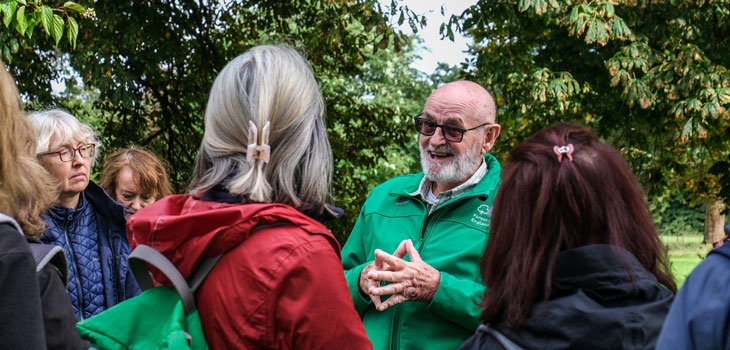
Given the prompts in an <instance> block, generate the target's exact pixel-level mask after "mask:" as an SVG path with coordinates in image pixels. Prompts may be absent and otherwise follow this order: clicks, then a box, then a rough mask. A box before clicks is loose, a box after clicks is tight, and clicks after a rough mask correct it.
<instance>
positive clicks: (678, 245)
mask: <svg viewBox="0 0 730 350" xmlns="http://www.w3.org/2000/svg"><path fill="white" fill-rule="evenodd" d="M661 240H662V242H664V245H666V246H667V250H668V252H669V261H671V264H672V274H674V280H675V281H676V282H677V287H680V286H681V285H682V283H684V280H685V279H686V278H687V275H689V273H690V272H692V270H693V269H694V268H695V266H697V264H699V263H700V261H702V259H704V258H705V256H706V255H707V252H709V251H710V249H712V245H711V244H702V236H700V235H696V236H695V235H692V236H667V235H663V236H661Z"/></svg>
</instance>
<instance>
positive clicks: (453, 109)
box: [342, 81, 500, 349]
mask: <svg viewBox="0 0 730 350" xmlns="http://www.w3.org/2000/svg"><path fill="white" fill-rule="evenodd" d="M495 119H496V106H495V104H494V100H493V99H492V96H491V95H490V94H489V92H487V90H485V89H484V88H483V87H481V86H480V85H478V84H476V83H473V82H469V81H456V82H452V83H448V84H445V85H443V86H441V87H439V88H438V89H436V90H435V91H433V92H432V93H431V95H430V96H429V97H428V99H427V100H426V104H425V106H424V108H423V112H422V113H420V114H419V115H417V116H416V117H414V123H415V127H416V131H418V132H419V133H420V134H421V135H420V138H419V145H420V150H421V166H422V167H423V172H421V173H418V174H410V175H404V176H399V177H396V178H393V179H390V180H388V181H386V182H385V183H383V184H381V185H379V186H377V187H376V188H375V189H373V191H372V192H371V193H370V195H369V196H368V199H367V200H366V201H365V204H364V205H363V207H362V209H361V211H360V215H359V217H358V219H357V222H356V223H355V227H354V228H353V230H352V233H351V234H350V236H349V238H348V240H347V242H346V243H345V246H344V247H343V250H342V262H343V265H344V268H345V277H346V279H347V282H348V285H349V287H350V293H351V295H352V298H353V301H354V304H355V308H356V309H357V311H358V313H359V314H360V317H361V318H362V320H363V323H364V325H365V330H366V331H367V334H368V337H369V338H370V340H371V341H372V342H373V347H374V348H375V349H455V348H457V347H458V346H459V345H460V344H461V343H462V342H463V341H464V339H466V338H468V337H469V336H470V335H471V334H473V333H474V331H475V330H476V329H477V327H478V326H479V314H480V310H479V309H478V308H477V304H478V302H479V297H480V296H481V294H482V293H483V292H484V288H485V287H484V285H483V284H482V281H481V277H480V275H479V269H478V266H477V265H478V261H479V258H480V254H481V253H482V251H483V250H484V245H485V244H486V242H487V237H488V235H489V223H490V215H491V205H492V199H493V198H494V196H495V194H496V191H497V186H498V185H499V176H500V167H499V162H498V161H497V159H496V158H495V157H494V156H492V155H490V154H487V152H488V151H489V150H490V149H492V147H493V146H494V143H495V140H496V139H497V137H498V136H499V132H500V126H499V125H498V124H496V123H495V122H496V120H495Z"/></svg>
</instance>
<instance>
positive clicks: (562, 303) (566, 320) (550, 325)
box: [459, 244, 673, 349]
mask: <svg viewBox="0 0 730 350" xmlns="http://www.w3.org/2000/svg"><path fill="white" fill-rule="evenodd" d="M627 267H628V268H630V269H631V270H632V271H633V275H632V276H628V275H627V274H626V273H625V271H626V268H627ZM553 288H554V290H553V296H552V297H551V298H550V300H548V301H545V302H539V303H537V304H535V305H533V306H532V308H531V310H530V313H529V314H528V318H527V322H526V323H525V325H524V326H523V327H521V328H519V329H516V330H512V329H509V328H507V327H504V326H501V325H497V326H496V329H497V330H499V331H500V332H501V333H502V334H504V335H505V336H507V337H508V338H509V339H510V340H512V341H513V342H515V343H516V344H518V345H519V346H521V347H524V348H527V349H653V348H654V346H655V344H656V341H657V337H658V336H659V332H660V330H661V327H662V322H663V321H664V317H665V316H666V314H667V312H668V311H669V307H670V305H671V303H672V297H673V293H672V292H671V291H670V290H669V289H667V288H666V287H664V286H663V285H661V284H659V282H658V281H657V280H656V278H655V277H654V275H652V274H651V273H650V272H649V271H647V270H646V269H645V268H644V267H643V266H642V265H641V264H640V263H639V261H638V260H636V258H635V257H634V256H633V255H632V254H631V253H629V252H628V251H626V250H624V249H622V248H618V247H615V246H609V245H603V244H597V245H589V246H585V247H580V248H576V249H570V250H567V251H564V252H562V253H560V255H559V256H558V260H557V263H556V270H555V276H554V277H553ZM505 348H506V347H505V346H503V345H502V344H500V342H498V341H497V340H496V339H495V337H494V336H492V335H491V334H489V333H487V332H485V331H484V329H482V330H480V331H477V333H476V334H475V335H474V336H472V337H471V338H469V339H467V341H466V342H464V344H462V346H461V347H460V348H459V349H505Z"/></svg>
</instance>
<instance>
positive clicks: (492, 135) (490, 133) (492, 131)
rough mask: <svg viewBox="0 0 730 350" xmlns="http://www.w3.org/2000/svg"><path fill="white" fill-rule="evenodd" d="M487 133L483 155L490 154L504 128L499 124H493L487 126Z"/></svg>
mask: <svg viewBox="0 0 730 350" xmlns="http://www.w3.org/2000/svg"><path fill="white" fill-rule="evenodd" d="M487 128H488V129H487V131H486V133H485V135H484V141H483V142H482V154H484V153H487V152H489V150H491V149H492V147H494V143H495V142H496V141H497V137H498V136H499V132H500V130H502V127H501V126H500V125H499V124H491V125H488V126H487Z"/></svg>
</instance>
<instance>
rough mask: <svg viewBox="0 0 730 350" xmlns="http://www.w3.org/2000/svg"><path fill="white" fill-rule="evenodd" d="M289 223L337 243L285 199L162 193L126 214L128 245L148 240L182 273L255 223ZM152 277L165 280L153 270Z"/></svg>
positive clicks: (236, 241)
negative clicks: (247, 200)
mask: <svg viewBox="0 0 730 350" xmlns="http://www.w3.org/2000/svg"><path fill="white" fill-rule="evenodd" d="M280 224H285V225H287V224H289V225H294V226H297V227H299V228H301V229H303V230H305V231H308V232H310V233H313V234H320V235H323V236H325V237H327V238H328V240H329V241H330V242H331V244H332V245H333V248H334V249H335V251H336V252H337V254H338V255H339V254H340V246H339V243H338V242H337V240H336V239H335V237H334V236H333V235H332V233H331V232H330V231H329V230H328V229H327V228H326V227H325V226H324V225H322V224H321V223H319V222H318V221H315V220H314V219H312V218H310V217H308V216H306V215H304V214H302V213H301V212H299V211H298V210H296V209H294V208H292V207H290V206H288V205H285V204H278V203H274V204H258V203H257V204H228V203H218V202H210V201H201V200H197V199H194V198H193V197H192V196H190V195H171V196H167V197H165V198H163V199H161V200H159V201H157V202H155V203H153V204H152V205H150V206H147V207H145V208H144V209H143V210H140V211H138V212H137V213H135V214H134V215H132V216H130V218H129V220H128V221H127V237H128V238H129V244H130V245H131V247H132V249H134V248H135V247H137V246H138V245H140V244H145V245H148V246H150V247H152V248H154V249H155V250H157V251H159V252H160V253H162V254H163V255H165V256H166V257H167V258H168V259H170V261H172V263H173V264H174V265H175V266H176V267H177V268H178V270H180V273H181V274H182V275H183V276H184V277H185V278H188V277H189V276H190V274H191V273H192V271H193V269H194V268H195V266H196V264H197V263H198V261H200V260H201V259H206V258H211V257H214V256H216V255H220V254H222V253H225V252H226V251H228V250H229V249H232V248H233V247H235V246H237V245H239V244H241V243H243V242H244V241H245V240H246V239H248V237H249V236H250V235H251V231H252V230H253V229H254V228H256V227H257V226H260V225H280ZM154 278H155V280H157V281H160V282H162V283H166V281H165V280H166V278H164V276H163V275H162V274H160V273H158V272H156V271H155V273H154Z"/></svg>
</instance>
